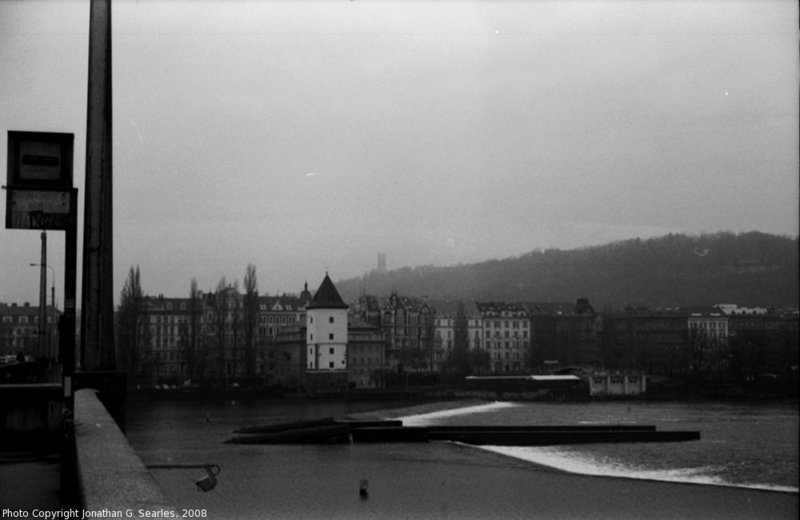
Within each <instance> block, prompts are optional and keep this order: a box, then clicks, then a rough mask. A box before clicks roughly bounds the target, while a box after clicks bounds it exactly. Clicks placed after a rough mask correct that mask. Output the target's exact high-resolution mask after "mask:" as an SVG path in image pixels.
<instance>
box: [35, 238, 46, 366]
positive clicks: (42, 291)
mask: <svg viewBox="0 0 800 520" xmlns="http://www.w3.org/2000/svg"><path fill="white" fill-rule="evenodd" d="M46 266H47V231H42V259H41V262H39V346H38V350H39V351H38V352H37V353H36V357H42V356H44V355H45V354H46V352H45V345H44V340H45V335H46V334H47V332H45V320H46V319H47V318H46V316H47V315H46V314H45V310H46V309H45V307H46V306H47V292H46V287H47V270H46Z"/></svg>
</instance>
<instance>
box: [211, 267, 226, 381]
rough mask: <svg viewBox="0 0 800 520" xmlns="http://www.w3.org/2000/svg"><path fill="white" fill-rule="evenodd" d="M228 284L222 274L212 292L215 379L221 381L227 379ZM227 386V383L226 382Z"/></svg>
mask: <svg viewBox="0 0 800 520" xmlns="http://www.w3.org/2000/svg"><path fill="white" fill-rule="evenodd" d="M227 289H228V284H227V282H226V281H225V277H224V276H223V277H222V278H221V279H220V280H219V283H218V284H217V290H216V292H215V293H214V307H215V309H214V311H215V316H214V318H215V319H214V332H215V334H216V340H217V341H216V343H217V381H218V382H219V383H222V382H223V381H227V378H226V369H225V364H226V363H225V351H226V343H227V341H226V339H227V338H226V336H227V334H226V332H227V331H226V326H225V322H226V320H225V318H226V314H227V313H226V303H227V302H226V297H225V296H226V292H227ZM226 386H227V384H226Z"/></svg>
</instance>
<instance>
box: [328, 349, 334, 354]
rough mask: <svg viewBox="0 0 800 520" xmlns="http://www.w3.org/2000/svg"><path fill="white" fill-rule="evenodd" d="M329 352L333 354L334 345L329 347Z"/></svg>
mask: <svg viewBox="0 0 800 520" xmlns="http://www.w3.org/2000/svg"><path fill="white" fill-rule="evenodd" d="M328 354H331V355H333V347H331V348H330V349H328Z"/></svg>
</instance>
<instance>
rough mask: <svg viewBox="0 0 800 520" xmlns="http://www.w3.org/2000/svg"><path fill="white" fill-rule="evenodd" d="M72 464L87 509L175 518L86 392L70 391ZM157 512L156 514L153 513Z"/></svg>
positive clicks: (112, 423)
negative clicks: (73, 459)
mask: <svg viewBox="0 0 800 520" xmlns="http://www.w3.org/2000/svg"><path fill="white" fill-rule="evenodd" d="M75 458H76V460H75V462H76V472H77V478H78V493H79V495H80V501H81V505H82V506H83V508H84V509H85V510H91V511H112V512H114V511H118V512H120V513H122V514H124V512H125V511H132V512H133V514H134V515H138V514H139V513H138V512H139V510H144V511H148V512H155V513H158V514H159V516H161V517H164V516H166V517H169V516H173V515H174V516H173V517H174V518H178V514H177V510H176V509H175V508H174V507H173V506H172V505H171V504H170V503H169V502H168V501H167V499H166V498H165V496H164V494H163V492H162V491H161V488H160V487H159V486H158V483H157V482H156V481H155V479H154V478H153V476H152V475H151V474H150V472H149V471H148V470H147V468H146V467H145V465H144V463H143V462H142V460H141V459H140V458H139V456H138V455H136V452H134V450H133V448H132V447H131V446H130V444H129V443H128V439H127V438H126V437H125V435H124V434H123V433H122V431H121V430H120V429H119V427H118V426H117V424H116V422H115V421H114V418H113V417H112V416H111V415H110V414H109V413H108V411H107V410H106V408H105V407H104V406H103V404H102V403H101V402H100V399H98V397H97V395H96V392H95V391H94V390H92V389H83V390H78V391H77V392H75ZM159 512H161V513H159Z"/></svg>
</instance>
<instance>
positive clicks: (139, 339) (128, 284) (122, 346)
mask: <svg viewBox="0 0 800 520" xmlns="http://www.w3.org/2000/svg"><path fill="white" fill-rule="evenodd" d="M117 319H118V323H119V327H118V328H117V330H118V332H117V334H118V338H117V349H118V352H117V359H120V360H122V365H123V366H122V369H123V370H125V371H126V372H127V373H128V382H129V384H130V385H135V384H140V383H142V382H144V379H145V376H146V375H147V374H146V373H145V368H146V364H147V362H148V361H149V359H150V354H151V348H150V324H149V322H148V319H149V317H148V314H147V307H146V302H145V297H144V293H143V292H142V284H141V275H140V273H139V266H136V268H135V269H134V268H133V267H132V266H131V268H130V271H128V278H127V279H126V280H125V286H124V287H123V288H122V292H121V293H120V304H119V312H118V314H117Z"/></svg>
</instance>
